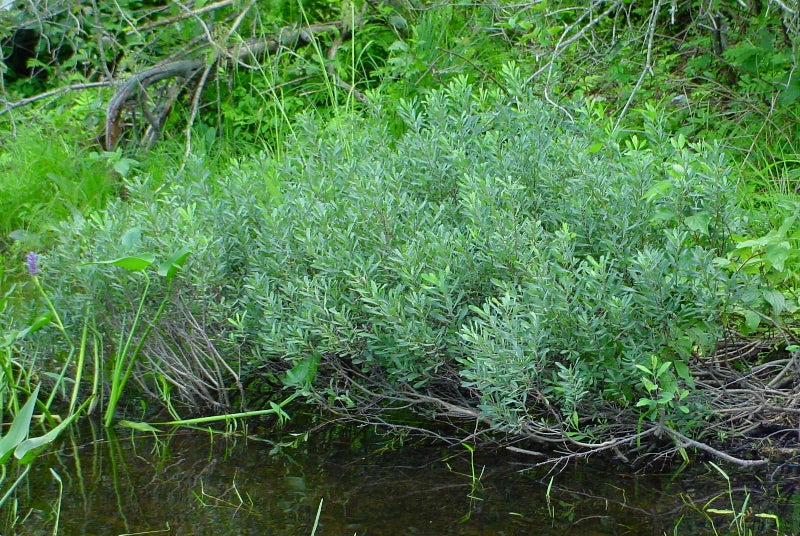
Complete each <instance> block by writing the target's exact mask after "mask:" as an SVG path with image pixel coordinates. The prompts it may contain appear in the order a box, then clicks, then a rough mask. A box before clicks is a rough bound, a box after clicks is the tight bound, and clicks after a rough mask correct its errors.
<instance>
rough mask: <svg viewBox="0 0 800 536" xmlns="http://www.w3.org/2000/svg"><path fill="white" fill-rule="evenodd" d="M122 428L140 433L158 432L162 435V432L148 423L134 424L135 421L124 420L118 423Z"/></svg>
mask: <svg viewBox="0 0 800 536" xmlns="http://www.w3.org/2000/svg"><path fill="white" fill-rule="evenodd" d="M117 424H118V425H120V426H124V427H125V428H131V429H133V430H138V431H139V432H156V433H161V430H159V429H158V428H156V427H155V426H153V425H150V424H147V423H146V422H133V421H126V420H122V421H119V422H118V423H117Z"/></svg>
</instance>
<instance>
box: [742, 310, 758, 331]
mask: <svg viewBox="0 0 800 536" xmlns="http://www.w3.org/2000/svg"><path fill="white" fill-rule="evenodd" d="M760 323H761V317H760V316H758V314H757V313H756V312H754V311H745V312H744V325H745V326H747V329H749V330H750V331H751V332H752V331H755V330H756V329H758V325H759V324H760Z"/></svg>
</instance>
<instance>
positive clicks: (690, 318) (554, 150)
mask: <svg viewBox="0 0 800 536" xmlns="http://www.w3.org/2000/svg"><path fill="white" fill-rule="evenodd" d="M504 72H505V78H506V79H505V80H503V85H504V86H505V87H507V88H510V91H509V92H502V91H499V90H491V91H487V90H483V89H479V88H477V87H474V86H472V85H470V84H469V83H467V82H466V80H464V79H460V80H457V81H455V82H454V83H452V84H451V85H449V86H448V87H447V88H446V89H443V90H439V91H432V92H430V93H429V94H428V95H427V96H426V97H425V98H424V99H421V100H419V101H417V100H412V101H402V102H401V103H400V104H399V105H398V106H396V107H394V108H389V107H388V106H387V107H386V108H385V109H384V110H383V111H382V112H376V113H375V114H374V115H373V116H371V117H367V118H364V119H353V120H352V121H351V122H349V123H347V124H341V123H336V124H330V125H327V126H326V125H323V124H321V123H320V122H318V121H314V120H312V119H311V118H309V119H308V120H307V121H305V122H303V123H302V124H301V125H300V126H298V127H297V128H296V129H295V133H294V135H293V137H292V138H291V139H290V140H289V142H288V143H287V146H286V149H285V151H284V152H285V157H284V158H282V159H279V160H278V159H272V158H269V157H267V156H263V155H262V156H260V157H259V156H254V157H253V158H252V160H251V161H248V162H232V163H231V165H230V166H229V168H228V169H227V172H226V173H223V174H221V175H220V176H209V174H208V173H207V172H206V171H204V169H205V168H204V163H203V161H202V159H199V160H197V161H196V162H194V163H193V164H191V165H190V166H189V167H187V169H186V172H185V174H184V175H183V176H180V177H176V180H175V181H174V182H173V183H172V184H171V185H170V186H169V187H166V188H165V189H163V190H162V191H161V192H160V193H158V194H146V192H147V189H146V188H145V187H143V186H141V185H138V186H137V184H136V183H135V182H132V183H131V184H130V185H129V188H130V189H131V192H132V193H131V196H130V201H120V202H118V203H115V204H112V206H110V207H109V208H108V210H106V211H105V212H103V213H102V214H100V215H98V216H96V217H91V218H88V219H86V220H82V221H79V222H72V223H70V224H69V225H68V226H65V227H64V228H63V229H62V233H61V235H60V236H61V238H60V243H59V244H58V245H57V246H56V247H55V248H54V249H53V251H52V252H51V253H50V254H48V255H47V256H46V258H45V261H46V262H45V264H46V266H47V269H48V273H49V277H51V278H52V281H53V285H54V286H56V287H57V288H58V292H57V296H56V299H55V301H56V302H57V306H58V307H60V308H63V309H64V310H67V311H70V312H71V315H67V316H68V317H72V318H75V319H80V318H83V316H84V315H89V316H90V317H91V318H92V319H93V323H94V324H95V325H96V326H98V327H97V329H98V331H104V332H114V328H116V330H117V331H119V330H120V329H121V328H123V327H124V326H125V325H130V316H129V315H131V314H133V313H134V311H133V310H132V309H133V308H132V304H133V303H134V302H135V299H136V298H135V297H137V296H138V294H137V290H136V288H137V287H136V285H141V284H142V283H141V281H140V280H138V279H137V278H136V275H135V274H130V273H127V272H124V271H116V272H115V271H110V270H108V268H109V267H107V266H97V265H91V266H80V265H81V263H84V262H86V261H90V260H97V259H100V258H114V257H119V256H124V255H130V254H132V253H135V252H137V251H143V250H146V251H153V252H155V253H156V254H157V255H161V256H164V257H166V256H168V255H169V254H171V253H173V252H175V251H178V250H190V251H191V252H192V254H191V257H190V258H189V259H188V260H187V264H186V267H185V270H184V271H183V273H182V274H180V275H179V276H178V278H177V280H176V282H175V285H174V287H173V293H174V295H173V296H172V297H171V298H170V299H171V304H170V306H169V307H168V308H167V310H165V311H164V314H163V315H162V316H161V317H160V318H161V321H160V323H159V326H158V327H157V329H155V330H153V331H152V332H151V333H150V334H149V339H148V341H146V344H145V346H144V348H145V349H146V350H147V352H148V357H149V360H147V361H141V362H140V364H139V372H138V376H139V380H140V383H141V385H142V386H143V387H144V388H145V389H146V390H150V391H151V392H154V393H155V392H158V391H159V390H161V391H163V390H164V389H165V388H166V389H168V390H169V389H173V388H174V389H177V393H178V396H177V398H182V399H183V400H184V401H185V402H190V403H193V404H196V403H197V402H198V401H205V402H207V403H208V404H209V405H211V406H218V405H219V404H223V405H225V404H232V403H233V402H232V399H231V398H230V396H231V393H229V392H228V391H231V392H233V393H235V392H236V391H237V387H236V386H239V390H238V391H239V393H240V396H237V397H236V400H238V401H239V403H242V404H248V403H250V404H253V403H256V401H257V395H256V393H257V391H258V390H257V389H256V385H257V384H258V385H262V386H263V385H272V386H273V387H274V386H276V385H281V384H282V385H283V386H284V387H289V388H293V389H301V390H303V391H304V392H305V393H306V394H307V395H308V396H309V397H311V398H312V399H313V400H316V401H317V402H319V403H321V404H324V405H326V406H328V407H329V408H333V409H334V410H335V411H337V412H341V413H343V414H346V415H349V416H351V417H354V418H355V417H358V418H363V417H365V416H366V417H369V416H374V415H375V414H377V413H381V412H389V411H391V410H402V411H405V410H407V409H408V407H411V408H413V409H415V410H417V411H419V412H420V413H422V414H425V415H428V416H431V415H433V416H438V417H440V418H447V417H452V418H454V422H455V421H458V419H456V418H457V417H462V418H463V417H470V418H472V419H479V420H480V421H481V422H483V423H486V424H488V426H487V427H486V428H487V429H488V430H494V431H501V432H505V433H511V434H512V435H514V436H523V437H530V438H534V439H541V440H546V441H551V440H552V441H572V442H578V443H580V442H581V441H588V438H594V439H598V440H602V439H608V438H609V437H612V438H613V437H618V436H619V434H620V433H622V432H621V431H624V432H626V433H627V432H631V431H632V430H635V429H636V427H637V426H641V423H642V421H643V420H644V421H655V422H658V423H660V424H661V425H668V426H670V427H675V428H677V429H681V430H684V431H687V430H689V429H691V428H693V427H695V426H696V425H697V424H698V423H700V422H702V421H703V419H704V418H711V416H710V415H708V414H707V413H704V412H703V411H702V410H701V409H700V408H701V405H700V404H699V400H700V397H701V393H700V392H699V391H698V390H697V389H696V388H695V386H694V383H693V381H692V376H691V372H690V367H691V366H692V364H693V362H694V361H695V360H697V359H699V358H702V357H703V356H704V355H707V354H708V353H709V352H710V351H711V349H712V348H713V346H714V344H715V342H716V341H717V340H718V339H719V338H720V337H721V335H722V329H723V322H722V320H723V318H722V315H723V314H724V312H725V311H727V310H728V308H729V307H730V306H731V304H734V303H737V301H738V300H739V299H740V298H739V296H740V294H741V293H742V292H744V291H745V290H746V289H747V281H746V280H745V279H744V277H745V276H744V275H739V274H734V275H731V273H730V272H726V271H723V270H721V269H719V268H718V267H717V265H718V263H715V258H717V257H718V256H720V255H722V254H724V253H725V252H726V251H727V250H728V249H730V248H731V241H732V235H733V234H734V233H737V232H741V231H742V229H741V228H740V227H741V226H743V225H744V224H745V223H746V218H745V217H744V215H743V214H741V213H740V212H739V210H738V209H737V207H736V205H735V204H734V203H733V194H732V192H733V187H732V185H731V183H730V170H729V169H728V168H727V167H726V164H725V161H724V159H723V158H722V157H721V155H720V153H719V152H718V151H716V150H715V149H714V148H712V147H706V146H702V145H689V144H688V143H687V142H686V140H685V139H683V138H680V137H679V138H675V139H661V138H659V137H658V134H657V129H652V130H651V131H649V132H648V133H646V134H645V135H643V136H641V137H633V138H632V139H631V138H629V139H628V140H627V142H626V143H625V144H624V145H622V146H620V145H618V144H616V143H614V142H613V141H610V140H608V141H606V142H604V143H602V142H601V143H598V142H597V140H598V139H602V136H601V135H600V133H599V132H598V130H597V127H596V126H595V125H593V124H592V123H591V122H590V121H588V120H585V121H583V122H580V123H576V122H570V121H565V120H562V119H560V118H559V117H558V116H556V115H554V112H553V111H552V109H551V108H549V107H548V106H546V105H543V104H542V103H541V102H540V101H538V100H537V99H536V98H533V97H532V96H531V95H529V94H526V93H525V90H524V89H523V88H524V84H523V83H522V82H521V81H520V77H519V74H518V72H517V71H516V70H515V69H514V68H513V66H509V67H507V68H506V69H504ZM391 117H396V118H398V119H399V120H401V121H402V123H403V125H404V127H403V129H404V132H403V133H402V134H401V135H399V136H391V135H390V134H389V133H388V132H387V129H386V125H387V124H390V123H391V121H389V119H390V118H391ZM132 230H134V231H133V235H131V231H132ZM123 236H124V237H127V238H125V239H124V240H123ZM132 236H133V238H131V237H132ZM99 270H103V271H104V273H103V274H102V277H99V276H98V271H99ZM154 284H155V282H154ZM165 290H166V287H164V288H163V289H162V292H163V291H165ZM131 296H133V297H134V298H131ZM157 298H159V297H158V296H157V291H156V292H155V294H154V297H153V300H152V303H151V304H150V306H151V307H152V311H149V314H151V315H153V314H154V313H155V309H156V307H157V306H158V304H159V303H160V302H159V300H158V299H157ZM146 314H148V312H147V311H145V315H146ZM76 323H80V320H76ZM101 325H104V326H106V327H105V329H100V327H99V326H101ZM108 328H111V329H110V330H109V329H108ZM111 342H112V341H107V343H111ZM107 346H108V348H110V350H109V351H111V352H113V344H107ZM192 375H194V376H192ZM278 382H280V383H278ZM243 386H248V387H247V388H244V387H243ZM381 418H383V417H381ZM459 422H462V424H463V421H459ZM467 426H471V425H467ZM576 444H577V443H576Z"/></svg>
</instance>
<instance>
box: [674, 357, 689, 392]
mask: <svg viewBox="0 0 800 536" xmlns="http://www.w3.org/2000/svg"><path fill="white" fill-rule="evenodd" d="M673 363H674V364H675V372H677V373H678V377H679V378H681V379H682V380H683V381H685V382H686V383H688V384H689V385H692V386H693V385H694V378H692V373H691V372H689V366H688V365H687V364H686V363H684V362H683V361H674V362H673Z"/></svg>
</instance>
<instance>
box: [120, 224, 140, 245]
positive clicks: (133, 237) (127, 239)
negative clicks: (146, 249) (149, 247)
mask: <svg viewBox="0 0 800 536" xmlns="http://www.w3.org/2000/svg"><path fill="white" fill-rule="evenodd" d="M141 239H142V230H141V229H140V228H138V227H135V228H133V229H131V230H130V231H128V232H127V233H125V234H124V235H122V247H124V248H125V249H128V250H129V249H133V247H134V246H136V245H138V244H139V241H140V240H141Z"/></svg>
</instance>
